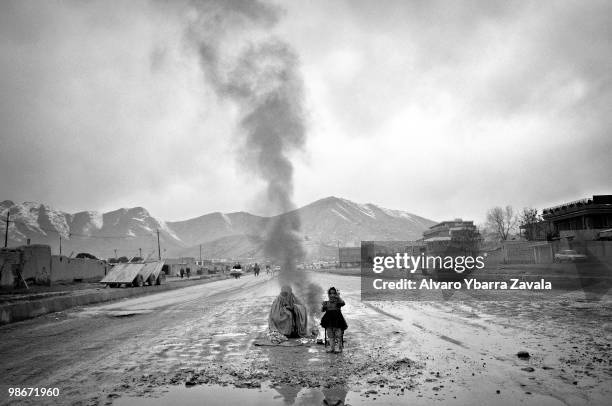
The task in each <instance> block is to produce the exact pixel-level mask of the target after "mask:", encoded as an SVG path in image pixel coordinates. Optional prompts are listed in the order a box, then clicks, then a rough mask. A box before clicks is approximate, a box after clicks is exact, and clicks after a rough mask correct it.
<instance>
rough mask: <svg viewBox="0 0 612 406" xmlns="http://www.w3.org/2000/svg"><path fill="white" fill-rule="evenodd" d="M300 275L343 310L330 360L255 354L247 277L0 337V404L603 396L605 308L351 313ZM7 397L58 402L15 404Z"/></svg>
mask: <svg viewBox="0 0 612 406" xmlns="http://www.w3.org/2000/svg"><path fill="white" fill-rule="evenodd" d="M311 276H312V279H313V280H314V281H316V282H317V283H319V284H320V285H321V286H322V287H323V288H327V287H329V286H336V287H338V288H339V289H340V290H341V292H342V296H343V298H344V299H345V301H346V303H347V306H346V308H345V310H344V313H345V317H346V319H347V321H348V323H349V330H347V332H346V348H345V353H344V354H342V355H333V354H327V353H325V351H324V348H323V347H322V346H316V345H314V346H308V347H291V348H279V347H265V346H264V347H259V346H255V345H254V343H255V342H257V340H262V339H263V337H264V334H265V332H266V330H267V315H268V311H269V306H270V304H271V303H272V300H273V299H274V297H275V296H276V295H277V294H278V291H279V286H278V282H277V280H275V279H270V278H268V277H267V276H266V275H260V276H259V277H254V276H252V275H246V276H244V277H243V278H241V279H237V280H236V279H226V280H220V281H215V282H211V283H207V284H201V285H195V286H190V287H186V288H182V289H177V290H172V291H168V292H162V293H158V294H152V295H148V296H144V297H139V298H134V299H127V300H123V301H118V302H112V303H108V304H104V305H97V306H88V307H84V308H76V309H72V310H70V311H65V312H61V313H54V314H49V315H45V316H41V317H39V318H36V319H32V320H28V321H24V322H20V323H14V324H10V325H6V326H2V327H0V354H1V357H2V358H1V359H2V362H1V366H0V376H1V377H2V378H0V390H1V391H2V394H1V395H0V403H1V404H24V403H25V404H28V403H31V404H41V403H42V404H46V403H48V404H54V403H57V404H71V403H75V404H84V405H85V404H91V405H94V404H112V403H113V402H115V401H118V399H119V400H121V398H123V399H125V398H129V397H130V396H143V395H144V396H159V394H160V391H161V388H163V387H165V386H167V385H172V384H181V385H183V384H185V382H188V383H189V382H191V383H194V384H199V383H209V384H223V385H236V386H239V387H259V385H260V384H261V383H267V384H269V385H273V386H274V385H283V386H284V387H289V388H295V389H296V391H298V390H299V388H302V387H308V388H329V387H332V388H333V387H339V388H343V390H344V391H345V392H344V393H345V394H346V393H347V392H348V393H349V397H350V396H353V397H352V399H353V400H352V401H351V402H350V403H351V404H359V402H367V403H368V404H369V403H372V402H374V403H376V402H380V404H390V403H392V402H391V400H393V399H395V402H401V403H406V402H408V401H409V402H410V403H414V404H429V403H431V401H432V400H434V399H435V400H442V401H444V402H445V403H450V404H457V405H459V404H466V403H469V404H472V405H478V404H482V405H487V404H507V405H514V404H527V405H528V404H533V405H536V404H538V405H562V404H571V405H575V404H606V401H607V400H608V399H609V398H610V396H611V395H612V390H611V389H610V388H611V387H612V385H610V384H611V383H612V379H611V377H612V372H611V365H610V332H611V330H612V329H611V327H610V323H609V315H610V300H609V298H607V299H606V300H603V301H601V302H598V303H584V302H580V301H577V302H574V301H571V300H570V301H569V302H568V303H570V304H569V305H567V304H566V305H564V304H563V303H566V302H563V300H565V299H567V298H565V299H563V300H562V299H555V300H554V301H550V302H541V303H535V304H525V305H524V306H523V307H517V306H516V303H515V304H513V305H505V304H503V303H484V302H483V303H474V304H469V305H468V304H465V303H426V302H365V303H363V302H361V300H360V295H359V292H360V291H359V288H360V283H359V278H358V277H354V276H340V275H334V274H326V273H312V274H311ZM321 299H322V300H323V298H321ZM571 303H580V305H579V306H578V305H573V304H571ZM606 323H607V324H606ZM519 350H527V351H529V353H530V354H531V358H530V359H529V360H522V359H519V358H517V357H516V353H517V351H519ZM9 387H38V388H42V387H45V388H53V387H56V388H59V390H60V395H59V397H58V398H56V399H51V398H46V399H41V398H21V399H15V398H9V397H8V388H9ZM251 390H255V389H251ZM347 403H348V402H347Z"/></svg>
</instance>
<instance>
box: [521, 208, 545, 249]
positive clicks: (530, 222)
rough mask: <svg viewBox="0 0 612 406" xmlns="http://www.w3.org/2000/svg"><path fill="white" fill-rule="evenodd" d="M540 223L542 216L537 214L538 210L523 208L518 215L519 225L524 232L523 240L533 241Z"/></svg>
mask: <svg viewBox="0 0 612 406" xmlns="http://www.w3.org/2000/svg"><path fill="white" fill-rule="evenodd" d="M540 221H542V216H540V215H539V214H538V209H533V208H531V207H525V208H523V211H522V212H521V213H520V214H519V225H520V226H521V228H523V229H524V230H525V238H527V240H529V241H533V240H535V238H536V236H537V227H538V223H539V222H540Z"/></svg>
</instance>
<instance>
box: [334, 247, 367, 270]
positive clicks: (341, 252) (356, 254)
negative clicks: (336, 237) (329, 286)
mask: <svg viewBox="0 0 612 406" xmlns="http://www.w3.org/2000/svg"><path fill="white" fill-rule="evenodd" d="M338 263H339V265H340V268H358V267H360V266H361V247H340V248H338Z"/></svg>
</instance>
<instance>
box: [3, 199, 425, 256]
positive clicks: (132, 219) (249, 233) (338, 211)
mask: <svg viewBox="0 0 612 406" xmlns="http://www.w3.org/2000/svg"><path fill="white" fill-rule="evenodd" d="M6 210H10V220H11V223H10V227H9V243H10V244H9V245H10V246H15V245H21V244H25V243H26V240H27V239H30V242H31V243H32V244H49V245H51V247H52V250H53V252H54V253H57V252H58V251H59V244H60V236H61V240H62V241H61V243H62V253H63V254H65V255H69V254H70V253H73V254H75V255H76V253H78V252H89V253H92V254H94V255H96V256H99V257H103V258H106V257H113V256H114V255H115V250H117V252H116V254H117V255H118V256H123V255H125V256H128V257H132V256H136V255H139V253H140V250H139V248H140V249H141V250H142V255H143V256H145V257H147V256H150V257H156V256H157V230H159V233H160V244H161V246H162V256H163V257H172V256H179V255H180V256H188V255H189V256H196V257H197V256H198V255H199V245H200V244H202V249H203V252H204V254H205V257H215V258H221V257H223V258H229V257H247V256H248V257H253V256H255V257H258V256H260V255H263V242H264V240H263V237H264V235H265V232H266V229H267V228H268V226H269V224H270V223H271V222H272V221H273V220H274V219H275V217H261V216H256V215H253V214H249V213H246V212H237V213H227V214H224V213H218V212H217V213H210V214H206V215H203V216H200V217H196V218H192V219H189V220H184V221H175V222H164V221H162V220H160V219H157V218H155V217H153V216H151V214H150V213H149V212H148V211H147V210H146V209H144V208H142V207H133V208H123V209H119V210H114V211H111V212H107V213H98V212H95V211H83V212H79V213H74V214H71V213H65V212H62V211H59V210H56V209H54V208H51V207H49V206H47V205H44V204H40V203H34V202H25V203H21V204H15V203H13V202H12V201H9V200H6V201H3V202H2V203H0V218H3V219H5V218H6ZM280 216H299V218H300V220H301V237H302V238H303V241H304V247H305V250H306V252H307V254H308V256H309V257H313V258H316V257H327V256H329V255H331V254H333V252H335V251H336V250H337V246H338V245H340V246H344V245H357V244H358V243H359V241H361V240H413V239H417V238H420V237H421V236H422V233H423V231H424V230H425V229H427V228H429V227H430V226H431V225H433V224H434V222H433V221H431V220H428V219H425V218H423V217H419V216H417V215H414V214H411V213H408V212H405V211H400V210H389V209H385V208H382V207H379V206H376V205H374V204H358V203H355V202H352V201H350V200H346V199H341V198H337V197H327V198H324V199H321V200H317V201H315V202H313V203H311V204H309V205H306V206H304V207H301V208H299V209H296V210H294V211H292V212H289V213H285V214H281V215H280ZM2 225H4V223H2Z"/></svg>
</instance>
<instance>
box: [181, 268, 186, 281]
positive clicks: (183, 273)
mask: <svg viewBox="0 0 612 406" xmlns="http://www.w3.org/2000/svg"><path fill="white" fill-rule="evenodd" d="M180 273H181V279H183V275H185V270H184V269H183V268H181V271H180Z"/></svg>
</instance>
